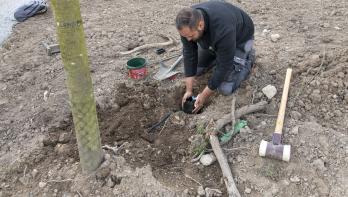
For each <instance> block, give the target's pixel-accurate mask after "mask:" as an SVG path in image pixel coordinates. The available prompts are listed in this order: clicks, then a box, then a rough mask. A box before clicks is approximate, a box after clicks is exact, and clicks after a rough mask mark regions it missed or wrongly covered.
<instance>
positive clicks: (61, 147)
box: [54, 144, 71, 155]
mask: <svg viewBox="0 0 348 197" xmlns="http://www.w3.org/2000/svg"><path fill="white" fill-rule="evenodd" d="M54 151H55V152H56V153H57V154H59V155H65V154H67V153H69V152H71V147H70V146H69V145H68V144H57V145H56V147H55V148H54Z"/></svg>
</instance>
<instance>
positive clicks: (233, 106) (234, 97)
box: [231, 94, 236, 133]
mask: <svg viewBox="0 0 348 197" xmlns="http://www.w3.org/2000/svg"><path fill="white" fill-rule="evenodd" d="M235 111H236V96H235V94H233V97H232V105H231V122H232V131H231V132H232V133H233V132H234V125H235V124H236V116H235Z"/></svg>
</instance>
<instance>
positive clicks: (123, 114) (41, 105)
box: [0, 0, 348, 197]
mask: <svg viewBox="0 0 348 197" xmlns="http://www.w3.org/2000/svg"><path fill="white" fill-rule="evenodd" d="M195 2H198V1H166V0H161V1H153V0H146V1H140V0H130V1H125V0H117V1H116V0H96V1H85V0H82V1H81V12H82V16H83V20H84V27H85V33H86V39H87V45H88V52H89V56H90V66H91V74H92V78H93V83H94V90H95V96H96V100H97V104H98V118H99V120H100V122H99V124H100V131H101V137H102V144H103V145H105V144H107V145H110V146H121V145H122V147H121V148H120V149H119V151H118V152H117V153H116V154H114V153H113V152H112V151H105V152H106V161H105V162H104V163H103V164H102V166H101V168H100V169H98V170H97V172H96V173H95V174H92V175H90V176H87V175H85V174H83V173H81V169H80V166H79V163H78V161H79V159H78V152H77V145H76V139H75V137H74V131H73V126H72V117H71V113H70V109H69V103H68V95H67V90H66V86H65V84H64V81H65V73H64V70H63V66H62V62H61V57H60V55H59V54H57V55H53V56H48V55H47V54H46V51H45V49H44V48H43V47H42V45H41V42H42V41H48V42H52V43H54V42H56V34H55V27H54V22H53V21H54V20H53V15H52V11H51V10H49V11H48V12H47V13H46V14H44V15H39V16H36V17H34V18H31V19H29V20H27V21H25V22H24V23H20V24H18V25H16V26H15V28H14V30H13V34H12V35H11V36H10V37H9V38H8V40H7V41H6V42H5V43H4V44H3V46H2V47H1V48H0V91H1V95H0V109H1V111H0V197H5V196H66V197H67V196H76V197H79V196H197V195H198V191H197V188H198V187H199V186H200V184H201V185H202V186H203V187H204V188H212V189H219V190H221V191H222V192H223V195H224V196H226V190H225V186H224V183H223V181H222V180H221V172H220V168H219V165H218V163H217V162H215V163H214V164H213V165H211V166H209V167H204V166H202V165H201V164H199V163H191V157H192V153H191V152H190V148H189V147H190V142H189V140H188V139H189V138H190V136H192V135H195V134H197V132H199V130H202V129H201V128H202V127H203V128H204V126H205V125H206V124H207V123H208V122H209V120H211V119H213V120H217V119H219V118H220V117H222V116H223V115H225V114H227V113H229V112H230V109H231V107H230V105H231V97H225V96H222V95H218V94H216V95H215V96H214V97H213V99H212V100H211V101H210V103H209V106H207V107H206V108H205V110H204V111H203V113H201V114H199V115H188V114H184V113H183V112H181V111H179V103H178V102H180V97H181V96H182V93H183V91H184V88H183V84H182V81H181V79H182V76H178V77H177V78H176V79H174V80H167V81H163V82H156V81H155V80H154V79H152V77H151V76H152V75H153V74H154V73H156V71H157V69H158V65H157V64H152V65H150V66H148V71H149V76H148V77H147V78H146V79H144V80H140V81H134V80H130V79H128V77H127V69H126V67H125V64H126V61H127V60H128V59H130V58H131V57H132V56H131V55H129V56H120V55H119V52H120V51H125V50H128V49H130V48H134V47H135V46H139V45H142V44H146V43H153V42H163V41H164V40H163V39H162V38H161V37H160V36H159V35H160V34H162V35H163V34H164V35H165V34H168V35H171V36H173V37H175V39H176V41H177V43H176V44H175V45H172V46H170V47H167V48H166V49H167V52H166V53H165V54H164V55H156V54H155V53H154V51H153V50H147V51H143V52H140V53H138V54H134V55H133V56H136V55H138V56H142V57H145V58H146V59H147V60H148V61H149V62H155V61H158V60H159V59H161V58H163V57H166V56H170V55H174V54H178V53H180V50H181V45H180V42H179V37H178V34H177V33H176V30H175V27H174V22H173V21H174V17H175V15H176V12H177V11H178V10H179V9H180V8H183V7H185V6H189V5H191V4H192V3H195ZM230 2H233V3H234V4H236V5H237V6H239V7H241V8H243V9H244V10H246V11H247V12H248V13H249V14H250V15H251V17H252V18H253V20H254V22H255V27H256V32H255V40H256V42H255V48H256V51H257V59H256V64H255V67H254V70H253V73H252V75H251V77H250V78H249V80H248V81H246V82H244V83H243V85H242V87H241V89H240V90H239V93H238V96H237V108H239V107H241V106H244V105H248V104H251V103H256V102H258V101H261V100H267V101H268V102H269V105H268V106H267V109H266V110H265V111H262V112H259V113H255V114H250V115H247V116H245V117H242V119H244V120H247V121H248V127H249V129H244V130H242V131H241V133H240V134H238V135H237V136H235V137H234V138H233V140H231V141H230V143H229V144H227V145H224V148H225V154H226V156H227V158H228V161H229V164H230V167H231V169H232V172H233V175H234V179H235V181H236V183H237V187H238V189H239V191H240V193H241V194H242V196H313V197H314V196H332V197H334V196H335V197H336V196H337V197H338V196H339V197H341V196H348V170H347V169H348V136H347V135H348V113H347V111H348V88H347V87H348V79H347V76H348V48H347V46H348V34H347V27H348V3H347V1H346V0H321V1H320V0H308V1H301V0H294V1H275V0H264V1H251V0H246V1H244V0H242V1H238V2H237V1H230ZM274 34H279V35H280V38H278V39H274V38H275V37H274V36H272V35H274ZM272 38H273V40H272ZM288 67H291V68H293V69H294V74H293V78H292V83H291V88H290V93H289V100H288V108H287V114H286V121H285V124H284V130H283V131H284V137H285V141H284V143H286V144H291V146H292V152H291V157H292V158H291V161H290V162H289V163H286V162H280V161H275V160H270V159H265V158H260V157H259V156H258V146H259V143H260V141H261V139H265V140H270V136H271V134H272V131H273V130H274V125H275V120H276V115H277V110H278V105H279V103H280V97H281V92H282V83H283V80H284V76H285V71H286V68H288ZM205 78H206V77H205ZM269 84H271V85H274V86H275V87H276V88H277V90H278V93H277V94H276V96H275V97H274V98H272V99H270V100H268V99H267V97H265V96H264V95H263V93H262V92H261V89H262V88H263V87H265V86H266V85H269ZM199 85H200V86H201V87H202V86H204V85H205V81H204V80H201V81H200V82H199ZM195 91H196V93H198V91H199V89H198V88H197V89H196V90H195ZM168 112H174V113H173V114H172V115H171V116H170V118H169V119H168V121H166V123H165V124H164V128H163V126H162V127H160V128H158V129H156V130H155V131H154V135H153V136H152V137H153V138H152V139H149V137H148V136H144V131H146V130H147V128H148V127H149V126H151V125H153V124H154V123H156V122H157V121H158V120H159V119H160V118H161V117H162V116H163V115H164V114H166V113H168Z"/></svg>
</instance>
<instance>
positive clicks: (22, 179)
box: [19, 176, 29, 185]
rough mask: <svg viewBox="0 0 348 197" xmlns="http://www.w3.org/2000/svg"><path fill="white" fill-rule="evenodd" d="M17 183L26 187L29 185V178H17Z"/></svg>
mask: <svg viewBox="0 0 348 197" xmlns="http://www.w3.org/2000/svg"><path fill="white" fill-rule="evenodd" d="M19 181H20V182H21V183H22V184H23V185H28V183H29V177H27V176H23V177H21V178H19Z"/></svg>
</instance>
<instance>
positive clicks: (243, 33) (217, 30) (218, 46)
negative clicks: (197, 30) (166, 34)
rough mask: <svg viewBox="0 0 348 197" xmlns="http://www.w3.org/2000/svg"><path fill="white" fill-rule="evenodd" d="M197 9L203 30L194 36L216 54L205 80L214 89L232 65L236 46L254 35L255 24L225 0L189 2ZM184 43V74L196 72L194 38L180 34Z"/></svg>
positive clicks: (189, 74) (196, 47) (187, 75)
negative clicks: (200, 14)
mask: <svg viewBox="0 0 348 197" xmlns="http://www.w3.org/2000/svg"><path fill="white" fill-rule="evenodd" d="M192 8H194V9H199V10H201V11H202V13H203V17H204V23H205V27H204V33H203V36H202V37H201V38H200V39H199V40H197V43H198V44H199V45H200V47H202V48H203V49H211V50H213V51H215V54H216V63H217V66H216V69H215V71H214V74H213V76H212V77H211V79H210V80H209V82H208V87H209V88H210V89H211V90H215V89H216V88H218V86H219V85H220V84H221V82H222V81H223V80H224V77H225V74H226V73H227V71H228V70H231V69H233V67H234V66H233V59H234V54H235V50H236V46H238V45H239V44H241V43H244V42H246V41H248V40H250V39H252V38H253V35H254V24H253V21H252V20H251V18H250V17H249V16H248V15H247V14H246V13H245V12H244V11H242V10H241V9H240V8H238V7H236V6H233V5H232V4H230V3H225V2H216V1H215V2H214V1H210V2H205V3H201V4H197V5H194V6H192ZM181 40H182V43H183V55H184V67H185V76H186V77H191V76H194V75H196V71H197V66H198V65H197V63H198V50H197V49H198V46H197V43H196V42H193V41H188V40H187V39H186V38H184V37H181Z"/></svg>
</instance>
